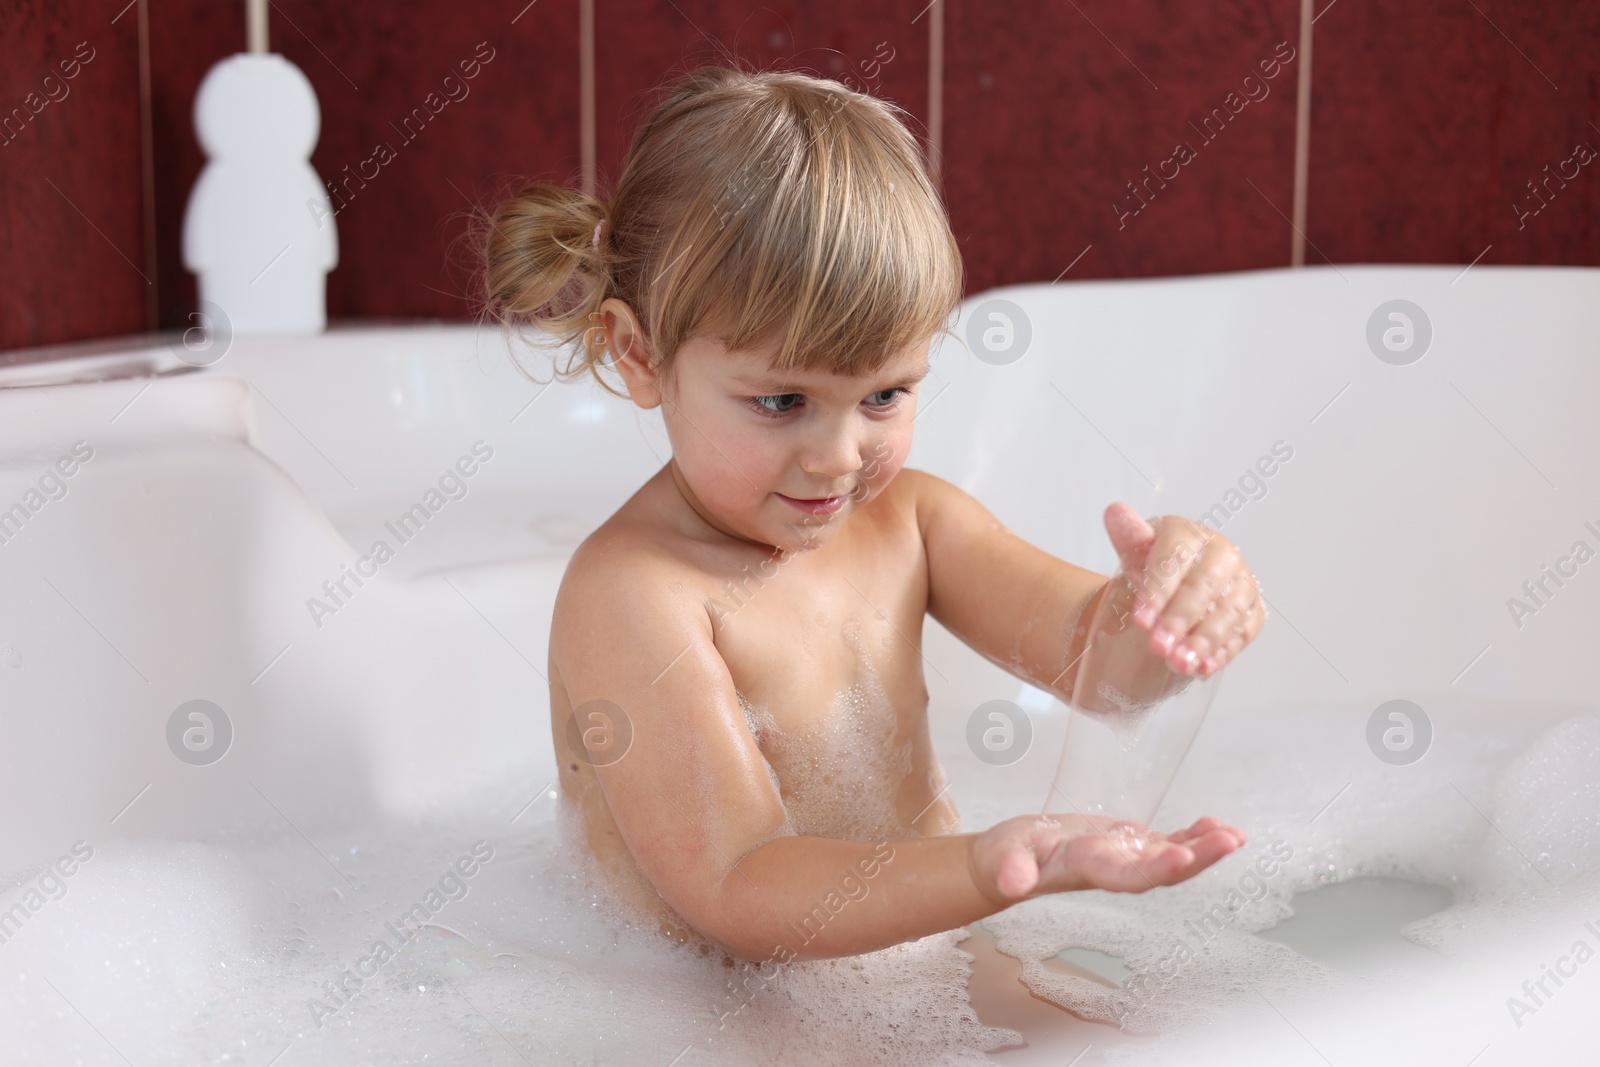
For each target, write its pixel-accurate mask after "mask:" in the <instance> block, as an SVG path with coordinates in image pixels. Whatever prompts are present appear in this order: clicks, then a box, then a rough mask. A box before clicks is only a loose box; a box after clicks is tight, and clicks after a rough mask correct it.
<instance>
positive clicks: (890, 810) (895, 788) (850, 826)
mask: <svg viewBox="0 0 1600 1067" xmlns="http://www.w3.org/2000/svg"><path fill="white" fill-rule="evenodd" d="M843 636H844V639H845V640H846V642H847V643H849V644H850V645H851V647H852V648H853V649H854V650H855V652H856V655H857V657H858V660H859V662H860V663H861V665H862V668H863V673H864V675H865V677H864V678H863V680H862V681H860V682H857V683H856V684H854V685H852V686H850V687H848V688H847V689H845V690H844V691H843V692H841V693H839V694H838V695H837V696H835V697H834V700H833V703H832V704H831V705H830V707H829V708H828V710H827V712H826V713H825V714H824V715H823V716H822V718H821V719H820V720H819V721H818V722H816V723H814V724H811V725H809V726H808V727H806V728H805V729H802V730H795V731H791V732H785V731H783V730H781V729H779V728H778V727H777V726H776V725H775V724H774V722H773V719H772V716H771V715H770V714H769V713H768V712H767V710H766V709H765V708H758V707H755V706H753V705H751V704H750V703H749V702H748V701H746V700H745V699H744V698H743V697H742V696H741V697H740V707H741V708H743V709H744V711H745V718H746V721H747V722H749V723H750V724H751V732H752V733H754V734H755V735H756V737H757V738H758V740H759V741H760V742H761V745H762V748H763V750H764V751H765V753H766V754H767V756H768V759H769V765H770V768H775V769H776V771H777V777H778V778H779V779H781V781H782V786H781V792H782V795H783V800H784V804H785V806H786V807H787V808H788V809H789V817H790V820H791V822H792V824H793V826H794V831H795V833H798V834H816V835H818V836H820V837H833V838H839V839H842V840H847V841H881V840H885V839H887V840H894V839H897V838H902V837H908V836H913V835H914V831H912V830H910V829H908V828H907V827H905V826H904V825H903V824H902V823H901V821H900V817H899V814H898V813H897V811H896V808H895V798H896V797H897V796H898V794H899V791H900V787H901V784H902V783H903V782H904V781H905V779H906V776H907V775H909V774H910V773H911V762H912V760H911V743H910V742H909V741H903V740H901V739H900V738H899V722H898V719H897V716H896V714H895V709H894V706H893V705H892V704H891V703H890V700H889V696H888V694H887V693H886V692H885V691H884V688H883V684H882V683H881V682H880V681H879V679H878V674H877V672H876V671H875V670H874V669H873V666H872V662H871V659H870V658H869V656H868V653H867V650H866V647H865V643H864V642H863V640H862V638H861V633H860V628H859V627H858V626H856V625H854V624H853V623H847V624H846V626H845V629H844V633H843Z"/></svg>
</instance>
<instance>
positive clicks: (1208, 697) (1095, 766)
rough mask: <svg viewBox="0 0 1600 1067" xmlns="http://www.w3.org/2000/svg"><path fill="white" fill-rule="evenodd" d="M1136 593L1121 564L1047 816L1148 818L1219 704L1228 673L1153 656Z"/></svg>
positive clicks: (1095, 630) (1096, 626) (1090, 648)
mask: <svg viewBox="0 0 1600 1067" xmlns="http://www.w3.org/2000/svg"><path fill="white" fill-rule="evenodd" d="M1134 593H1135V590H1134V583H1133V581H1132V580H1130V579H1129V578H1128V577H1127V575H1125V574H1124V573H1123V572H1122V571H1120V570H1119V571H1118V572H1117V573H1116V574H1115V575H1114V576H1113V577H1112V579H1111V588H1110V590H1109V591H1108V592H1107V594H1106V595H1105V596H1103V597H1102V598H1101V599H1100V603H1099V604H1098V605H1097V606H1096V608H1095V611H1094V616H1093V618H1092V619H1090V620H1089V622H1088V624H1087V627H1088V633H1087V639H1086V643H1085V644H1084V646H1083V652H1082V653H1080V655H1079V661H1078V675H1077V678H1076V680H1075V681H1074V683H1073V687H1072V703H1071V705H1070V706H1069V711H1068V716H1069V717H1068V719H1067V736H1066V741H1065V743H1064V744H1063V746H1062V749H1061V762H1060V764H1059V765H1058V766H1057V768H1056V776H1055V781H1054V782H1053V783H1052V785H1051V788H1050V795H1049V797H1048V798H1047V799H1046V801H1045V806H1044V814H1047V815H1048V814H1053V813H1061V812H1064V813H1069V814H1077V815H1100V816H1107V817H1109V818H1113V819H1121V820H1127V821H1130V822H1137V823H1141V824H1143V825H1146V826H1148V825H1149V824H1150V820H1151V819H1153V818H1154V817H1155V814H1156V811H1157V810H1158V809H1159V808H1160V807H1161V802H1162V800H1163V799H1164V798H1165V797H1166V795H1167V789H1168V787H1169V786H1171V784H1172V780H1173V778H1174V777H1176V776H1177V773H1178V767H1179V766H1180V765H1181V764H1182V763H1183V759H1184V757H1185V756H1186V755H1188V753H1189V747H1190V745H1192V744H1193V743H1194V738H1195V735H1196V734H1197V733H1199V731H1200V724H1201V722H1203V721H1204V719H1205V717H1206V712H1208V711H1209V710H1211V702H1212V700H1213V699H1215V697H1216V693H1217V683H1218V679H1219V677H1220V672H1219V673H1218V674H1212V675H1211V676H1210V677H1208V678H1202V677H1200V676H1199V675H1198V674H1189V675H1186V674H1180V673H1178V672H1176V671H1174V670H1172V669H1171V668H1170V667H1168V666H1167V665H1166V663H1165V662H1164V661H1162V660H1159V659H1157V658H1156V657H1155V656H1154V655H1152V654H1151V652H1150V645H1149V642H1150V634H1149V631H1147V630H1144V629H1142V628H1141V627H1140V626H1139V625H1138V624H1137V623H1135V622H1134V621H1133V609H1134V607H1135V598H1134ZM1083 625H1084V624H1083V623H1081V622H1080V627H1082V626H1083Z"/></svg>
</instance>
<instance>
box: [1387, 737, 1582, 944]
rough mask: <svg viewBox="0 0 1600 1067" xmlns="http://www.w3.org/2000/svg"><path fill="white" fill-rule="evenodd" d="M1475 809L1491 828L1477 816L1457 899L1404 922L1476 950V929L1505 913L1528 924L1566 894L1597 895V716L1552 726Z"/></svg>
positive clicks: (1428, 939)
mask: <svg viewBox="0 0 1600 1067" xmlns="http://www.w3.org/2000/svg"><path fill="white" fill-rule="evenodd" d="M1481 806H1482V807H1483V809H1484V811H1483V814H1484V816H1486V817H1487V818H1488V819H1489V820H1490V821H1491V822H1492V826H1491V825H1485V824H1484V823H1483V822H1481V821H1480V822H1479V823H1478V827H1477V828H1478V830H1479V831H1480V838H1481V844H1480V849H1481V851H1480V859H1479V862H1478V865H1477V867H1476V869H1475V870H1474V872H1473V876H1472V877H1471V878H1470V879H1468V880H1467V881H1466V883H1465V884H1464V885H1463V886H1462V888H1461V890H1460V891H1459V892H1457V894H1456V896H1457V903H1456V905H1455V906H1454V907H1452V908H1448V909H1446V910H1445V911H1443V912H1440V913H1438V914H1436V915H1431V916H1428V917H1427V918H1424V919H1420V920H1418V921H1417V922H1416V923H1413V924H1412V925H1411V926H1410V927H1408V928H1407V931H1408V933H1409V934H1411V936H1412V937H1413V938H1414V939H1415V940H1416V941H1417V942H1418V943H1419V944H1423V945H1426V946H1427V947H1429V948H1433V949H1435V950H1437V951H1441V952H1447V953H1452V954H1459V953H1461V952H1463V951H1466V950H1468V949H1470V948H1473V947H1476V946H1477V944H1478V940H1477V938H1476V936H1475V935H1476V932H1477V931H1478V930H1480V929H1482V928H1483V927H1485V926H1486V925H1496V926H1499V927H1502V928H1503V927H1504V926H1505V925H1506V923H1507V921H1508V919H1509V920H1510V921H1511V922H1513V923H1515V924H1518V925H1522V926H1525V927H1526V928H1528V929H1529V930H1530V931H1531V930H1533V929H1535V928H1538V927H1540V926H1542V925H1543V924H1544V921H1545V918H1546V916H1548V915H1549V914H1551V913H1552V911H1553V906H1554V905H1555V904H1556V903H1557V902H1559V901H1561V900H1563V899H1565V900H1566V901H1568V902H1572V901H1582V900H1589V901H1593V900H1597V899H1600V715H1597V714H1585V715H1575V716H1572V717H1570V718H1567V719H1564V720H1562V721H1560V722H1558V723H1556V724H1555V725H1553V726H1551V727H1550V728H1549V729H1548V730H1546V731H1545V732H1544V733H1543V734H1541V735H1540V736H1539V737H1538V738H1537V739H1535V740H1534V742H1533V743H1532V744H1531V745H1529V746H1528V748H1527V749H1526V750H1525V751H1523V753H1522V754H1521V755H1519V756H1518V757H1517V758H1516V759H1514V760H1512V761H1511V762H1510V763H1509V764H1508V765H1507V766H1506V767H1505V768H1504V770H1502V771H1501V773H1500V774H1499V776H1498V777H1497V778H1496V779H1495V781H1494V783H1493V784H1492V786H1491V788H1490V789H1489V790H1488V803H1487V804H1483V805H1481ZM1485 920H1494V921H1493V922H1492V923H1491V922H1486V921H1485Z"/></svg>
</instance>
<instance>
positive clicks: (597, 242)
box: [593, 219, 605, 252]
mask: <svg viewBox="0 0 1600 1067" xmlns="http://www.w3.org/2000/svg"><path fill="white" fill-rule="evenodd" d="M604 225H605V220H604V219H601V220H600V221H599V222H597V223H595V224H594V242H593V243H594V250H595V251H596V252H598V251H600V227H601V226H604Z"/></svg>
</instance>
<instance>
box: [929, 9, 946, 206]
mask: <svg viewBox="0 0 1600 1067" xmlns="http://www.w3.org/2000/svg"><path fill="white" fill-rule="evenodd" d="M928 157H929V158H928V162H929V163H930V164H931V169H932V171H933V174H932V178H933V187H934V188H935V189H937V190H939V191H940V192H941V193H942V192H943V190H944V0H934V2H933V10H932V12H931V13H930V14H929V17H928Z"/></svg>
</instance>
